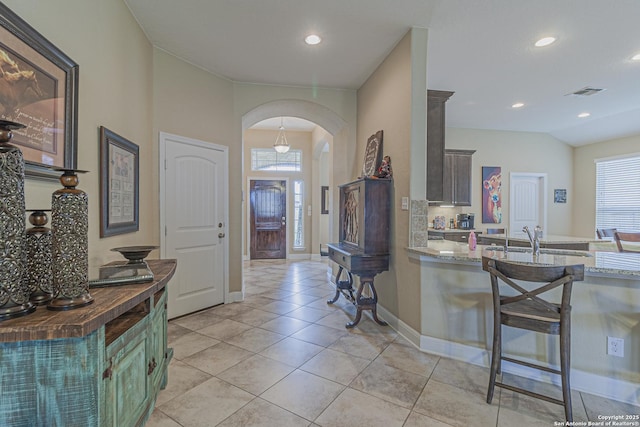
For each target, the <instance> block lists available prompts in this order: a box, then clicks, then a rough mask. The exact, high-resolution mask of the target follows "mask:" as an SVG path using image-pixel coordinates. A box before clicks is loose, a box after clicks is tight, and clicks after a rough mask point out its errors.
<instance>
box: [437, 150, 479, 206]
mask: <svg viewBox="0 0 640 427" xmlns="http://www.w3.org/2000/svg"><path fill="white" fill-rule="evenodd" d="M475 152H476V151H475V150H445V153H444V180H443V199H442V200H443V204H451V205H454V206H471V192H472V179H471V156H472V155H473V153H475Z"/></svg>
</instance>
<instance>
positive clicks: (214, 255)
mask: <svg viewBox="0 0 640 427" xmlns="http://www.w3.org/2000/svg"><path fill="white" fill-rule="evenodd" d="M160 153H161V154H160V171H161V173H160V175H161V179H160V182H161V187H162V188H161V189H160V193H161V197H160V199H161V201H160V205H161V206H160V208H161V220H160V222H161V226H162V231H163V232H162V233H161V235H162V239H161V244H162V248H161V251H162V257H163V258H176V259H177V260H178V267H177V269H176V273H175V275H174V278H173V279H172V280H171V283H170V284H169V286H168V292H169V296H168V303H169V304H168V316H169V318H173V317H177V316H181V315H184V314H187V313H191V312H194V311H197V310H201V309H203V308H207V307H211V306H214V305H217V304H221V303H223V302H224V297H225V293H226V289H227V283H226V282H227V280H228V273H227V268H228V262H227V260H228V247H229V245H228V243H227V237H226V234H227V216H228V213H227V212H228V208H227V205H228V194H227V170H228V152H227V149H226V147H222V146H219V145H215V144H211V143H205V142H202V141H197V140H192V139H189V138H184V137H180V136H176V135H170V134H166V133H161V134H160Z"/></svg>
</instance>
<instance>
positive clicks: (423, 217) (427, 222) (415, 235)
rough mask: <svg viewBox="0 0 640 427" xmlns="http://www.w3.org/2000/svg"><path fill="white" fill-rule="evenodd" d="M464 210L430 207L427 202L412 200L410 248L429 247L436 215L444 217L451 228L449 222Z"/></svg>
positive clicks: (459, 208)
mask: <svg viewBox="0 0 640 427" xmlns="http://www.w3.org/2000/svg"><path fill="white" fill-rule="evenodd" d="M463 212H464V208H461V207H455V208H441V207H440V206H433V205H432V206H429V202H428V201H427V200H411V218H410V224H409V230H410V236H409V246H410V247H412V248H423V247H426V246H428V243H427V242H428V240H429V228H430V227H432V226H433V219H434V218H435V217H436V215H442V216H444V217H445V219H446V224H447V226H449V220H450V219H451V218H454V217H455V216H456V214H459V213H463Z"/></svg>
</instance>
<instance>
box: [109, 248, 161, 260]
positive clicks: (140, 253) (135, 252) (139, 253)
mask: <svg viewBox="0 0 640 427" xmlns="http://www.w3.org/2000/svg"><path fill="white" fill-rule="evenodd" d="M158 247H159V246H123V247H120V248H113V249H111V250H112V251H113V252H120V254H121V255H122V256H123V257H125V258H126V259H128V260H129V264H142V263H144V259H145V258H146V257H147V255H149V253H150V252H151V251H152V250H154V249H158Z"/></svg>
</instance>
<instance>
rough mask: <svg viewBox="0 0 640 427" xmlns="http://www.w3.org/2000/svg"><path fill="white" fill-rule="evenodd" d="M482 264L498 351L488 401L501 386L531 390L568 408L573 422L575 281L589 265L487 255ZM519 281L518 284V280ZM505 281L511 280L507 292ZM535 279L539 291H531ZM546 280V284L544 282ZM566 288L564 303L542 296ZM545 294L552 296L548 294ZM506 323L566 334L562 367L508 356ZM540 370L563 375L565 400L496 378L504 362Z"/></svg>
mask: <svg viewBox="0 0 640 427" xmlns="http://www.w3.org/2000/svg"><path fill="white" fill-rule="evenodd" d="M482 268H483V269H484V270H485V271H488V272H489V274H490V275H491V289H492V293H493V322H494V324H493V352H492V355H491V373H490V377H489V390H488V391H487V403H491V400H492V399H493V391H494V388H495V386H498V387H502V388H505V389H507V390H511V391H515V392H518V393H522V394H526V395H527V396H532V397H535V398H538V399H543V400H546V401H547V402H552V403H556V404H559V405H563V406H564V412H565V416H566V418H567V421H573V415H572V411H571V385H570V381H569V376H570V362H571V304H570V303H571V288H572V286H573V282H575V281H581V280H584V265H560V266H555V265H551V266H550V265H534V264H523V263H516V262H512V261H506V260H498V259H492V258H489V257H483V258H482ZM515 280H517V281H518V282H517V283H516V282H515ZM500 282H502V283H504V284H506V285H507V286H506V287H505V286H503V289H504V290H508V291H509V292H507V293H509V294H510V295H506V294H505V293H501V289H500ZM525 282H529V285H530V284H531V283H533V284H534V285H533V289H527V288H528V287H531V286H528V284H527V283H525ZM541 283H544V284H543V285H540V284H541ZM558 287H562V297H561V300H560V302H551V301H548V300H546V299H543V298H542V295H543V294H545V293H547V292H549V291H551V290H553V289H555V288H558ZM545 298H548V296H546V295H545ZM502 325H506V326H511V327H514V328H521V329H527V330H530V331H535V332H542V333H545V334H551V335H559V337H560V369H559V370H558V369H553V368H550V367H547V366H542V365H538V364H533V363H529V362H525V361H522V360H518V359H514V358H511V357H505V356H503V355H502ZM503 360H506V361H508V362H511V363H516V364H519V365H523V366H527V367H529V368H535V369H539V370H542V371H545V372H551V373H554V374H558V375H560V377H561V379H562V397H563V399H562V400H559V399H556V398H553V397H550V396H547V395H543V394H539V393H534V392H533V391H529V390H525V389H523V388H520V387H516V386H513V385H509V384H504V383H502V382H499V381H496V374H498V373H500V371H501V365H502V361H503Z"/></svg>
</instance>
